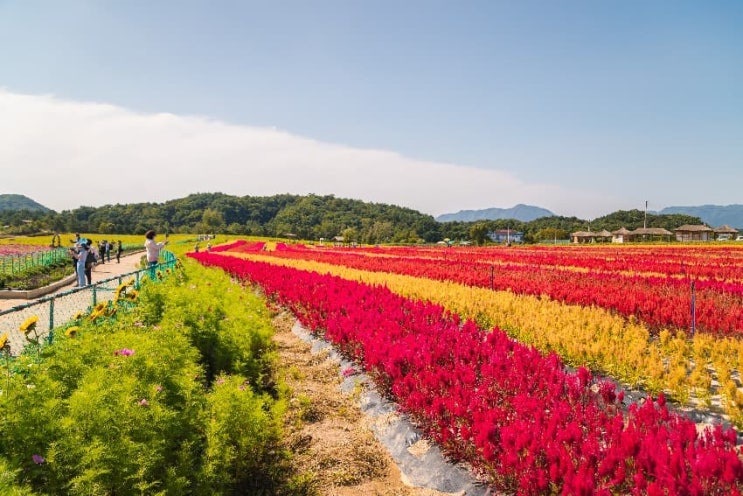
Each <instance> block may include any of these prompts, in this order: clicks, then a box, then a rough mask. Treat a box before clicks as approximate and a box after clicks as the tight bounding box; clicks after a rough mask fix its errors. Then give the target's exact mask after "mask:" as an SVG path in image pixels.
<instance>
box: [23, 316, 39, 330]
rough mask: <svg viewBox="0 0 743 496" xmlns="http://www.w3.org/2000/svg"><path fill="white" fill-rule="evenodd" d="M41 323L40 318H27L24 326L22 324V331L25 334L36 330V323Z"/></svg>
mask: <svg viewBox="0 0 743 496" xmlns="http://www.w3.org/2000/svg"><path fill="white" fill-rule="evenodd" d="M38 321H39V317H37V316H36V315H34V316H33V317H29V318H27V319H26V320H25V321H24V322H23V324H21V327H20V330H21V332H23V333H28V332H29V331H32V330H34V329H35V328H36V323H37V322H38Z"/></svg>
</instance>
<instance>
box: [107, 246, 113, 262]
mask: <svg viewBox="0 0 743 496" xmlns="http://www.w3.org/2000/svg"><path fill="white" fill-rule="evenodd" d="M113 247H114V245H112V244H111V242H110V241H106V262H109V263H110V262H111V250H113Z"/></svg>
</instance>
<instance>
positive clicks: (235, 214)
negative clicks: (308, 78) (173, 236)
mask: <svg viewBox="0 0 743 496" xmlns="http://www.w3.org/2000/svg"><path fill="white" fill-rule="evenodd" d="M645 222H646V219H645V214H644V212H642V211H640V210H629V211H621V210H620V211H618V212H614V213H612V214H609V215H606V216H604V217H601V218H598V219H594V220H592V221H590V222H588V221H586V220H582V219H578V218H576V217H562V216H550V217H542V218H539V219H535V220H533V221H531V222H521V221H518V220H514V219H500V220H492V221H477V222H437V221H436V220H434V218H433V217H432V216H430V215H426V214H423V213H421V212H418V211H416V210H412V209H409V208H404V207H398V206H394V205H386V204H380V203H368V202H363V201H360V200H349V199H343V198H336V197H335V196H332V195H329V196H317V195H307V196H298V195H288V194H285V195H274V196H265V197H255V196H243V197H238V196H231V195H226V194H222V193H199V194H193V195H189V196H187V197H185V198H180V199H177V200H170V201H167V202H165V203H133V204H127V205H120V204H117V205H105V206H103V207H98V208H93V207H80V208H76V209H74V210H65V211H63V212H61V213H55V212H51V211H48V212H38V211H36V212H33V211H28V210H18V211H9V210H8V211H0V226H8V227H7V228H5V229H4V231H5V232H6V233H13V234H33V233H38V232H43V231H47V232H48V231H55V232H87V233H101V234H107V233H120V234H143V233H144V232H145V231H147V230H148V229H155V230H157V231H158V232H160V233H166V232H172V233H177V232H188V233H228V234H244V235H255V236H276V237H283V238H286V237H297V238H300V239H310V240H318V239H320V238H325V239H328V240H331V239H333V238H334V237H336V236H343V237H344V238H345V240H347V241H358V242H361V243H370V244H374V243H415V242H417V241H419V240H421V239H422V240H424V241H426V242H436V241H440V240H443V239H444V238H449V239H452V240H478V239H483V236H484V235H485V234H486V233H487V231H489V230H497V229H511V230H514V231H521V232H523V233H524V234H525V235H526V240H527V241H539V240H552V239H567V238H568V235H569V233H571V232H574V231H587V230H589V229H590V230H593V231H599V230H601V229H607V230H609V231H614V230H616V229H619V228H620V227H626V228H627V229H630V230H632V229H635V228H637V227H642V226H643V223H645ZM700 223H701V221H700V220H699V218H698V217H692V216H688V215H681V214H675V215H655V214H648V215H647V226H648V227H664V228H666V229H668V230H670V231H672V230H673V229H675V228H676V227H679V226H681V225H683V224H700Z"/></svg>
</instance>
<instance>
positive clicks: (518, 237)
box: [488, 229, 524, 243]
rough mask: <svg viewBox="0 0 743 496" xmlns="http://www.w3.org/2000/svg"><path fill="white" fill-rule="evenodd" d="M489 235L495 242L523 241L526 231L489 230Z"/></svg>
mask: <svg viewBox="0 0 743 496" xmlns="http://www.w3.org/2000/svg"><path fill="white" fill-rule="evenodd" d="M488 237H489V238H490V239H491V240H492V241H493V242H494V243H523V242H524V233H522V232H521V231H512V230H510V229H497V230H495V231H489V232H488Z"/></svg>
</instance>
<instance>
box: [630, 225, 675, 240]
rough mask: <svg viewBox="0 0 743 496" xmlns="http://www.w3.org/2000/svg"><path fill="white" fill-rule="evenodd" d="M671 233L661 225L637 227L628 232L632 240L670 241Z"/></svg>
mask: <svg viewBox="0 0 743 496" xmlns="http://www.w3.org/2000/svg"><path fill="white" fill-rule="evenodd" d="M672 236H673V233H672V232H671V231H669V230H667V229H663V228H662V227H638V228H637V229H635V230H634V231H632V232H630V239H631V240H632V241H671V237H672Z"/></svg>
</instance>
